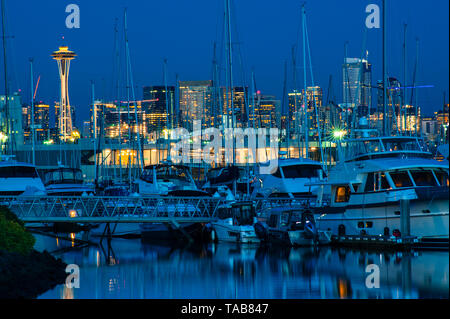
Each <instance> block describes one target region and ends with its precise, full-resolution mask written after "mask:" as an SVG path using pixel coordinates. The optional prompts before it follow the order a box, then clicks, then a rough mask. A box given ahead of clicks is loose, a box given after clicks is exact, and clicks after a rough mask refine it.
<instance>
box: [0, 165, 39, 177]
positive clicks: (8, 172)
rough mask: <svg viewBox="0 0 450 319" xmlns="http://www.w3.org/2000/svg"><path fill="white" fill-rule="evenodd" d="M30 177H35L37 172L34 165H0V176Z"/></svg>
mask: <svg viewBox="0 0 450 319" xmlns="http://www.w3.org/2000/svg"><path fill="white" fill-rule="evenodd" d="M10 177H31V178H37V177H38V174H37V172H36V169H35V168H34V167H30V166H7V167H0V178H10Z"/></svg>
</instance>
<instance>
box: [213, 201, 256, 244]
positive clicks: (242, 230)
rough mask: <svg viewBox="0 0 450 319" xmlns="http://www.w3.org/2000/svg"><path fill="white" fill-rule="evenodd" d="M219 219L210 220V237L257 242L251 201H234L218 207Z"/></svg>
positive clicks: (229, 240) (254, 214)
mask: <svg viewBox="0 0 450 319" xmlns="http://www.w3.org/2000/svg"><path fill="white" fill-rule="evenodd" d="M218 217H219V220H217V221H215V222H212V223H211V226H212V231H211V238H212V239H213V240H215V238H217V240H218V241H226V242H235V243H259V242H260V240H259V238H258V236H257V235H256V232H255V228H254V226H253V225H254V224H255V223H256V222H257V219H256V212H255V206H254V204H253V202H235V203H232V204H226V205H223V206H222V207H220V208H218Z"/></svg>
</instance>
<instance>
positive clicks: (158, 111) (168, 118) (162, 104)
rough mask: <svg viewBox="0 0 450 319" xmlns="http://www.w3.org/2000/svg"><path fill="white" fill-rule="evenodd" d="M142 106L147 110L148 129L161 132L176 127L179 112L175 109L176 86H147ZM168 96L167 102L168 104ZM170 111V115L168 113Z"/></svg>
mask: <svg viewBox="0 0 450 319" xmlns="http://www.w3.org/2000/svg"><path fill="white" fill-rule="evenodd" d="M143 97H144V100H143V101H142V107H143V110H144V111H145V117H146V123H147V131H148V132H152V131H158V132H161V131H162V130H163V129H165V128H167V126H168V124H169V127H171V128H174V127H176V122H177V116H176V115H177V114H176V110H175V87H174V86H168V87H167V94H166V87H165V86H146V87H144V89H143ZM166 97H167V104H166ZM167 111H169V115H168V114H167Z"/></svg>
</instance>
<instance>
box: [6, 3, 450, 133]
mask: <svg viewBox="0 0 450 319" xmlns="http://www.w3.org/2000/svg"><path fill="white" fill-rule="evenodd" d="M200 2H201V5H202V6H201V7H202V8H203V11H201V12H203V13H204V14H203V15H202V14H200V13H198V12H197V13H196V14H198V15H199V16H198V17H197V18H201V19H200V20H199V21H197V22H196V23H195V24H193V25H189V26H188V29H187V30H185V31H186V32H187V33H188V34H192V37H188V38H189V39H190V40H191V42H193V44H191V46H190V47H187V48H186V49H188V50H180V49H181V48H178V49H177V46H178V45H179V46H183V45H184V44H186V41H187V40H188V39H184V38H185V37H184V38H183V37H180V36H179V37H174V34H173V33H171V32H173V31H174V30H173V28H175V27H174V26H171V27H170V28H166V26H167V23H165V24H163V22H162V21H161V23H160V24H159V25H158V28H155V29H151V28H148V27H142V25H141V26H140V21H141V19H140V18H139V17H140V16H141V15H142V12H139V10H137V9H139V8H138V7H141V6H142V9H145V8H147V7H146V4H139V6H137V5H133V6H130V7H129V8H128V11H129V27H128V29H129V34H130V40H129V41H130V50H131V63H132V65H133V70H134V80H135V81H134V83H135V84H136V85H135V86H137V87H143V86H152V85H162V84H163V57H167V58H168V85H174V84H175V74H179V80H182V81H192V80H210V79H212V71H211V69H212V60H213V53H212V51H213V42H214V41H217V42H220V38H221V26H220V20H221V19H220V17H221V15H222V14H223V4H222V1H217V2H211V3H209V2H208V3H205V2H204V1H200ZM373 2H374V3H377V1H373ZM378 2H379V1H378ZM368 3H369V2H367V3H366V2H364V1H363V2H360V1H359V2H356V1H354V2H351V3H349V4H346V5H345V8H342V7H339V6H337V5H336V4H333V3H331V4H327V5H328V6H330V7H332V8H329V9H335V12H336V14H337V16H336V17H335V18H336V20H335V21H334V22H333V19H331V20H330V21H329V26H327V27H321V28H319V27H318V23H319V22H320V20H321V19H322V20H323V18H324V14H325V13H324V11H323V10H320V9H319V8H318V5H317V4H315V3H307V4H306V10H307V14H308V18H307V19H308V23H309V24H310V26H309V32H310V35H309V37H310V41H311V51H312V65H313V69H314V73H315V78H316V81H315V82H316V84H317V85H319V86H321V87H322V89H323V91H324V93H325V94H326V92H327V91H328V87H327V86H328V78H329V75H330V74H331V75H332V76H333V81H334V82H333V90H334V94H335V95H336V96H337V99H338V101H342V96H341V95H342V92H340V91H342V90H340V89H339V88H341V87H342V83H341V81H342V80H341V79H342V74H341V72H342V70H341V68H342V62H343V58H344V49H343V48H344V43H345V41H349V45H348V48H349V50H348V57H358V56H359V55H360V51H361V43H362V40H363V34H364V28H365V27H364V20H365V16H366V13H365V11H364V9H365V6H366V5H367V4H368ZM34 5H35V4H32V3H30V4H29V7H33V6H34ZM65 5H66V4H61V5H59V6H58V5H57V6H55V7H50V6H49V5H48V3H47V5H46V2H45V1H44V3H41V7H42V8H45V9H46V11H45V15H47V14H48V15H49V17H51V19H49V21H48V22H49V23H48V24H46V25H45V26H44V25H42V26H39V27H37V28H36V30H23V29H21V28H20V27H19V26H18V24H17V22H18V21H20V20H21V19H17V20H11V19H10V20H8V19H7V28H6V33H7V34H13V35H14V39H13V40H8V41H7V49H8V50H7V52H8V53H9V56H10V59H9V64H10V65H9V81H8V82H9V85H10V89H9V91H10V93H12V92H14V91H15V90H19V89H20V90H21V92H22V100H23V101H24V102H27V101H29V96H30V93H29V87H28V86H29V85H27V84H28V83H29V72H28V73H27V71H26V69H24V68H26V67H27V66H28V64H27V62H28V57H29V56H33V57H34V60H35V77H37V76H38V75H40V76H41V83H40V87H39V89H38V92H37V99H39V100H43V101H44V102H45V103H47V104H50V105H53V101H57V100H58V81H57V71H56V70H55V67H54V61H52V60H51V58H50V56H49V51H50V50H53V48H54V47H55V46H56V47H57V46H59V45H63V44H67V45H69V47H71V48H73V49H74V50H75V51H77V53H78V55H79V57H77V60H76V61H75V62H74V66H73V69H72V72H71V79H70V83H69V87H70V91H71V92H72V93H71V102H72V103H71V104H72V105H74V107H75V108H76V109H77V118H78V119H79V120H78V122H77V123H76V124H77V126H78V127H81V123H82V121H83V120H86V119H87V118H88V117H89V105H90V100H91V96H90V81H91V80H93V81H95V83H96V92H98V93H97V94H96V95H97V96H98V97H99V98H101V99H103V100H106V101H108V100H111V97H112V96H111V95H112V93H111V91H113V90H112V83H111V82H112V81H111V80H112V77H113V75H112V74H111V73H112V71H111V70H112V67H113V62H114V59H113V58H114V54H113V53H114V18H115V17H118V19H119V26H118V30H119V32H118V34H119V40H120V39H121V38H122V37H123V35H122V31H121V19H122V15H123V8H124V6H122V5H121V2H120V1H113V2H111V3H110V4H109V6H106V7H102V8H100V5H99V4H97V5H92V4H87V3H81V4H80V10H81V28H80V29H67V28H66V27H65V25H64V19H65V17H66V16H67V14H66V13H65V12H64V9H65ZM198 5H200V3H195V4H192V7H189V8H186V4H183V3H181V2H180V3H179V4H178V6H176V8H173V11H170V12H167V10H166V11H164V9H165V8H167V7H165V5H164V4H157V5H155V7H154V9H153V10H152V11H147V12H148V14H151V16H152V17H153V15H154V14H156V12H159V13H160V14H162V15H164V13H167V14H168V15H169V16H170V15H171V14H172V15H173V14H177V15H178V18H179V21H178V22H177V23H178V25H181V24H182V23H183V21H185V22H186V20H185V18H186V16H187V15H189V14H190V16H192V17H196V15H195V14H194V13H193V11H195V10H194V9H196V8H197V9H198V8H199V7H198ZM418 5H419V2H418V1H412V2H408V6H407V7H405V6H402V5H401V4H398V3H393V2H388V27H389V28H390V29H389V30H390V31H389V35H388V56H389V58H388V75H389V76H393V77H397V78H400V79H401V78H402V74H403V73H402V63H401V57H402V43H403V38H402V34H403V25H402V23H403V22H404V23H408V28H409V29H408V48H409V50H408V55H407V61H408V75H410V74H411V73H412V70H413V68H414V60H415V37H416V36H417V37H419V38H420V55H419V64H420V65H419V70H418V72H417V78H418V84H419V85H420V84H427V85H432V86H433V87H432V88H425V89H421V90H420V91H419V99H418V100H419V106H420V107H422V108H423V111H424V112H425V113H428V114H431V113H432V112H433V111H436V110H438V109H439V108H441V107H442V102H443V101H442V94H443V92H444V91H448V89H447V88H448V76H447V75H448V61H447V60H446V59H439V57H440V56H441V55H442V54H444V55H445V53H446V52H448V40H443V39H448V28H446V27H445V25H447V26H448V21H445V19H443V20H442V21H440V22H439V19H431V20H430V18H429V15H430V14H431V10H433V11H432V12H433V14H434V15H438V14H440V12H441V10H436V6H440V7H442V8H443V10H442V14H445V13H444V12H446V11H448V10H445V9H446V8H447V9H448V3H445V2H444V1H439V2H437V3H433V5H430V4H422V6H421V10H420V13H419V11H418V10H417V7H418ZM268 6H269V4H268V3H267V2H265V1H263V2H259V3H258V7H257V8H254V10H253V11H251V14H250V15H249V12H250V11H249V6H248V4H239V6H237V5H236V4H234V6H233V14H234V21H233V28H234V29H233V31H234V34H235V39H236V42H239V46H238V45H234V48H235V51H236V52H238V50H237V49H239V50H241V51H242V52H244V53H243V54H242V55H243V58H242V59H243V62H242V64H243V65H244V67H243V68H241V69H242V70H240V68H239V67H238V66H239V61H235V63H236V67H235V72H234V78H235V86H242V82H245V83H244V84H245V85H246V86H249V83H250V80H249V79H248V77H249V74H250V72H249V70H250V69H253V70H254V71H255V78H256V82H257V88H258V90H261V91H262V93H263V94H266V95H274V96H276V97H277V98H278V99H281V97H282V89H283V83H282V82H283V81H282V79H283V63H284V61H285V60H287V61H288V64H290V50H291V47H292V45H293V44H299V45H300V46H299V47H300V48H301V37H298V36H297V33H298V32H297V31H298V26H299V24H300V22H301V17H300V5H299V4H297V3H294V1H288V3H287V4H286V6H285V7H284V9H283V10H281V9H276V8H274V9H275V11H272V12H270V11H267V9H268ZM400 6H401V7H402V10H401V12H400V11H399V8H400ZM42 8H40V9H39V8H36V11H35V12H40V11H39V10H42ZM270 8H271V9H272V7H270ZM181 9H185V10H188V11H186V16H185V15H182V14H181V12H180V10H181ZM16 10H18V7H17V5H16V4H14V3H8V5H7V6H6V14H7V17H8V15H14V16H21V15H17V12H16ZM96 10H98V11H97V12H102V15H101V17H99V19H100V20H101V23H99V24H98V26H95V27H94V20H95V19H93V17H94V16H95V13H94V11H96ZM159 10H160V11H159ZM289 10H290V11H289ZM292 10H293V11H294V13H293V12H291V11H292ZM296 10H297V12H295V11H296ZM31 11H33V10H27V12H23V16H22V18H24V19H31V20H33V19H35V16H30V14H31V13H30V12H31ZM142 11H145V10H142ZM288 11H289V12H288ZM329 11H330V10H327V12H329ZM150 12H151V13H150ZM188 13H189V14H188ZM269 13H271V14H273V15H274V16H276V17H277V18H280V19H281V18H283V17H284V16H285V17H289V19H288V22H284V21H283V23H279V25H276V24H274V23H270V24H269V26H263V25H262V23H261V22H260V20H258V17H264V16H265V15H268V14H269ZM338 13H342V14H343V13H345V14H346V17H347V18H346V19H345V20H346V21H343V20H340V19H338ZM43 14H44V13H43ZM328 14H329V13H328ZM417 17H422V19H418V18H417ZM155 18H156V17H155ZM158 19H160V18H157V20H158ZM254 19H256V20H257V21H258V23H257V25H258V27H260V29H261V33H262V32H263V31H264V28H268V27H272V28H274V27H276V30H281V31H282V32H281V33H280V34H281V36H280V37H279V39H275V38H273V37H272V36H271V35H270V32H269V33H267V34H266V38H267V40H266V41H265V45H264V46H263V47H262V46H261V45H262V44H261V43H260V44H258V45H254V44H253V43H254V41H255V39H259V40H261V34H260V32H257V33H255V30H254V29H253V27H251V22H252V21H254ZM328 20H329V19H328ZM421 20H426V21H428V25H429V24H430V21H432V23H436V24H439V23H440V24H443V25H444V26H443V27H435V28H434V32H432V31H433V30H431V29H430V28H431V26H428V27H427V28H425V29H427V30H420V27H423V26H424V24H423V21H421ZM435 20H436V21H435ZM278 21H281V20H278ZM393 21H395V22H393ZM399 21H402V23H400V22H399ZM336 24H337V25H336ZM199 25H201V26H203V28H198V27H199ZM50 26H52V27H53V30H50V29H49V30H46V28H49V27H50ZM206 26H209V28H210V29H214V30H215V33H216V35H212V33H213V31H214V30H207V29H205V27H206ZM350 26H357V28H356V29H354V30H351V32H342V31H344V30H349V27H350ZM193 27H195V28H196V29H197V30H201V31H203V33H205V35H204V34H202V37H201V39H198V40H197V39H196V37H195V33H189V31H192V29H191V28H193ZM42 28H43V29H44V30H42ZM422 29H424V28H422ZM154 30H156V31H157V32H155V31H154ZM178 30H180V29H178ZM274 30H275V29H274ZM25 31H26V32H25ZM100 31H101V32H102V33H104V34H105V36H103V37H102V38H100V37H99V33H98V32H100ZM349 31H350V30H349ZM426 31H428V32H426ZM36 32H37V33H36ZM169 33H170V36H169V35H168V34H169ZM336 33H338V35H337V36H336V37H334V36H331V35H332V34H334V35H336ZM43 34H46V35H47V36H46V37H45V39H42V41H40V42H39V45H37V42H36V39H30V36H33V35H35V36H37V38H42V35H43ZM242 34H243V35H244V36H242ZM39 35H40V36H39ZM380 35H381V31H380V30H377V29H374V30H368V31H367V51H369V58H368V59H369V62H370V63H371V64H372V66H373V71H372V72H373V74H372V85H376V81H377V80H378V79H380V78H381V75H380V74H381V63H380V56H381V52H380V51H381V50H380V47H381V46H380V44H381V40H380V38H381V37H380ZM425 35H426V36H425ZM446 35H447V36H446ZM62 36H64V40H63V39H62ZM142 39H149V41H142ZM152 39H154V41H152ZM205 39H206V40H205ZM324 39H326V41H323V40H324ZM432 39H439V41H440V42H439V47H440V48H441V50H436V45H437V44H436V43H434V42H435V41H431V40H432ZM170 40H172V41H170ZM238 40H242V41H238ZM81 41H83V42H81ZM27 42H29V43H30V45H29V46H26V45H25V44H26V43H27ZM147 42H148V43H147ZM322 42H327V44H326V45H324V44H323V43H322ZM277 44H278V46H277ZM267 45H270V47H271V49H270V50H269V49H268V48H267ZM47 46H48V47H47ZM99 46H102V48H103V51H102V50H97V49H98V48H99ZM120 46H121V47H122V50H121V51H123V47H124V45H120ZM218 46H219V50H218V51H224V48H223V47H221V46H220V43H218ZM273 46H275V47H277V49H276V50H275V49H273V48H272V47H273ZM22 47H27V48H28V49H27V50H22V49H21V48H22ZM174 47H175V49H174ZM18 48H19V50H18V53H19V54H16V55H14V57H11V55H12V54H11V53H12V52H13V51H15V52H17V51H16V50H17V49H18ZM150 48H151V50H148V49H150ZM250 48H252V50H250ZM446 49H447V50H446ZM100 51H101V52H100ZM297 51H298V52H297V60H298V61H300V57H301V50H297ZM223 53H224V52H221V53H218V54H217V55H218V56H219V60H220V56H222V61H219V63H220V64H221V65H222V66H223V65H224V62H225V61H224V60H223V56H224V54H223ZM24 55H25V56H27V58H26V61H23V60H25V57H24ZM101 55H102V56H101ZM121 55H123V52H122V53H121ZM158 56H159V57H158ZM432 57H433V61H434V60H438V61H439V63H435V62H433V61H431V58H432ZM434 57H435V58H434ZM100 58H102V59H103V60H99V59H100ZM122 58H123V57H122ZM186 60H190V61H191V62H192V63H186ZM199 60H201V61H202V63H198V62H199ZM249 61H251V62H250V63H249ZM298 61H297V66H298V65H299V63H298ZM52 62H53V63H52ZM93 64H95V68H93V67H92V66H93ZM122 64H123V62H122ZM189 65H193V66H194V68H195V66H197V67H196V68H195V70H193V69H192V66H190V67H189ZM123 67H124V65H122V70H124V68H123ZM289 69H292V67H291V65H289ZM17 70H21V72H17ZM2 71H3V68H2ZM242 71H243V72H242ZM300 71H301V69H300ZM300 71H299V70H297V72H298V73H299V74H301V72H300ZM122 73H124V72H122ZM289 73H290V74H289ZM18 74H20V76H18ZM291 74H292V70H289V71H288V75H287V79H288V86H289V91H291V89H292V75H291ZM244 75H245V76H244ZM409 77H411V75H410V76H408V78H409ZM308 81H309V79H308ZM297 82H298V84H297V86H298V87H302V82H303V80H302V77H299V79H298V80H297ZM123 86H125V84H124V83H123ZM372 93H373V94H374V92H372ZM372 96H374V95H372ZM447 96H448V94H447ZM372 103H373V104H374V99H373V98H372Z"/></svg>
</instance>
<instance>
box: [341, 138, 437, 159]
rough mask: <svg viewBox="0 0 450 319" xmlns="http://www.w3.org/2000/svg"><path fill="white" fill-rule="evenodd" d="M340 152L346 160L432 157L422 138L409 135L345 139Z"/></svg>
mask: <svg viewBox="0 0 450 319" xmlns="http://www.w3.org/2000/svg"><path fill="white" fill-rule="evenodd" d="M339 153H340V158H341V159H343V160H344V161H346V162H351V161H359V160H365V159H371V158H380V157H420V158H431V157H432V154H431V153H430V152H429V151H428V150H427V148H426V146H425V144H424V143H423V140H422V139H420V138H417V137H409V136H389V137H370V138H360V139H352V140H345V141H342V142H341V143H340V145H339Z"/></svg>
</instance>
